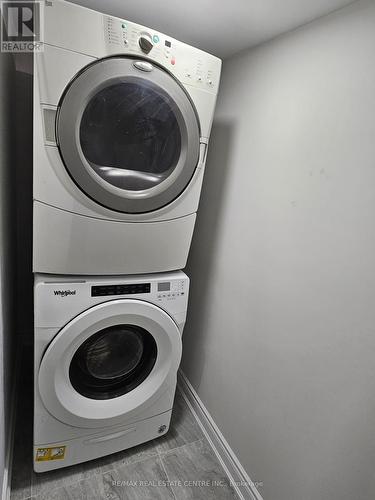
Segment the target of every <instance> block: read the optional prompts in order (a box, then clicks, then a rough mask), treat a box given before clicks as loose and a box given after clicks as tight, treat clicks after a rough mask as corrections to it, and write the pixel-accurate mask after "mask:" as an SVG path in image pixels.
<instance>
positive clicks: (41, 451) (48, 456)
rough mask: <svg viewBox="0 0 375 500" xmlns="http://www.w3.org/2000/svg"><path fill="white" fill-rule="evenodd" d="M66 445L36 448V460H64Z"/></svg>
mask: <svg viewBox="0 0 375 500" xmlns="http://www.w3.org/2000/svg"><path fill="white" fill-rule="evenodd" d="M65 450H66V446H56V447H54V448H38V449H37V450H36V457H35V461H36V462H46V461H47V460H64V458H65Z"/></svg>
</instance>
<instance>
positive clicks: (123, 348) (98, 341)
mask: <svg viewBox="0 0 375 500" xmlns="http://www.w3.org/2000/svg"><path fill="white" fill-rule="evenodd" d="M156 357H157V347H156V342H155V339H154V338H153V337H152V335H151V334H150V333H149V332H147V331H146V330H145V329H144V328H141V327H139V326H137V325H116V326H111V327H108V328H105V329H103V330H101V331H99V332H97V333H96V334H95V335H93V336H92V337H90V338H88V339H87V340H86V341H85V342H84V343H83V344H82V345H81V346H80V347H79V349H78V350H77V351H76V353H75V354H74V356H73V358H72V361H71V364H70V368H69V377H70V382H71V384H72V386H73V387H74V389H75V390H76V391H77V392H78V393H79V394H82V395H83V396H86V397H88V398H92V399H111V398H115V397H118V396H121V395H123V394H126V393H128V392H130V391H132V390H133V389H135V388H136V387H137V386H138V385H140V384H141V383H142V382H143V381H144V380H145V379H146V378H147V376H148V375H149V374H150V372H151V370H152V369H153V367H154V365H155V361H156Z"/></svg>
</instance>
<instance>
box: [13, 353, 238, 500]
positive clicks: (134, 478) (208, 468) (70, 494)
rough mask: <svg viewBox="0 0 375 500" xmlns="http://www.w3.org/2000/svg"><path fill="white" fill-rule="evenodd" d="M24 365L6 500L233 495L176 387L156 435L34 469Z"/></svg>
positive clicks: (219, 498) (195, 499)
mask: <svg viewBox="0 0 375 500" xmlns="http://www.w3.org/2000/svg"><path fill="white" fill-rule="evenodd" d="M30 364H31V363H30V361H29V362H27V361H25V363H24V369H23V373H22V375H21V381H20V384H19V387H20V393H19V396H18V409H17V421H16V431H15V440H14V452H13V470H12V488H11V500H26V499H30V500H93V499H111V500H120V499H121V500H146V499H147V500H148V499H153V500H159V499H160V500H190V499H191V500H200V499H202V500H203V499H204V500H231V499H238V498H239V497H238V496H237V494H236V492H235V491H234V489H233V488H232V486H231V485H230V482H229V479H228V477H227V476H226V474H225V471H224V470H223V468H222V467H221V465H220V463H219V461H218V459H217V457H216V455H215V453H214V452H213V450H212V449H211V447H210V444H209V443H208V441H207V440H206V438H205V436H204V434H203V432H202V430H201V428H200V426H199V425H198V423H197V421H196V420H195V417H194V415H193V414H192V412H191V411H190V409H189V407H188V405H187V403H186V401H185V399H184V397H183V396H182V394H181V393H180V392H179V391H177V393H176V398H175V403H174V412H173V416H172V423H171V427H170V430H169V432H168V434H166V435H165V436H163V437H162V438H160V439H158V440H155V441H151V442H149V443H145V444H144V445H141V446H137V447H135V448H132V449H130V450H126V451H123V452H120V453H116V454H113V455H109V456H107V457H104V458H100V459H97V460H92V461H91V462H86V463H84V464H80V465H76V466H73V467H68V468H64V469H60V470H57V471H52V472H45V473H43V474H36V473H34V472H33V470H32V380H31V377H30V373H32V369H31V366H30V367H29V369H28V365H30ZM193 482H194V483H193Z"/></svg>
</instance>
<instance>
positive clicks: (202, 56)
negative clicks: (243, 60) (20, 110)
mask: <svg viewBox="0 0 375 500" xmlns="http://www.w3.org/2000/svg"><path fill="white" fill-rule="evenodd" d="M43 4H44V2H43ZM42 10H43V15H42V26H43V28H44V29H43V30H42V33H43V37H44V38H43V39H44V45H43V49H44V50H43V51H41V52H38V53H36V54H35V67H34V189H33V193H34V257H33V269H34V272H39V273H55V274H88V275H108V274H117V275H120V274H137V273H152V272H163V271H170V270H176V269H183V268H184V267H185V264H186V260H187V255H188V251H189V247H190V242H191V238H192V234H193V229H194V223H195V218H196V211H197V209H198V202H199V196H200V191H201V186H202V179H203V173H204V167H205V160H206V152H207V145H208V140H209V136H210V130H211V124H212V118H213V113H214V108H215V103H216V96H217V92H218V87H219V78H220V71H221V61H220V59H218V58H217V57H214V56H212V55H210V54H207V53H205V52H203V51H201V50H199V49H196V48H193V47H190V46H188V45H186V44H184V43H181V42H179V41H177V40H175V39H173V38H171V37H169V36H166V35H164V34H162V33H159V32H157V31H155V30H152V29H148V28H145V27H144V26H140V25H138V24H134V23H131V22H129V21H124V20H122V19H118V18H113V17H110V16H107V15H103V14H101V13H99V12H95V11H92V10H90V9H86V8H83V7H81V6H77V5H74V4H70V3H68V2H63V1H60V0H54V1H53V2H46V3H45V6H44V8H43V9H42Z"/></svg>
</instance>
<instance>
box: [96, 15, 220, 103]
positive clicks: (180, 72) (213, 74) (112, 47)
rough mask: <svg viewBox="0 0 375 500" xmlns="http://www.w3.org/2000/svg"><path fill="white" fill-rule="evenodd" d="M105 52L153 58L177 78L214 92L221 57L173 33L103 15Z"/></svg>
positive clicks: (216, 88) (218, 75)
mask: <svg viewBox="0 0 375 500" xmlns="http://www.w3.org/2000/svg"><path fill="white" fill-rule="evenodd" d="M103 21H104V39H105V46H106V52H107V53H108V55H112V54H134V55H139V56H141V57H142V56H143V57H146V58H147V59H151V60H154V61H155V62H157V63H159V64H161V65H163V66H164V67H166V68H167V69H168V71H170V72H171V73H173V74H174V75H175V76H176V77H177V78H178V79H179V80H180V81H182V82H183V83H185V84H187V85H193V86H194V87H198V88H201V89H204V90H206V91H209V92H213V93H215V94H216V93H217V91H218V86H219V78H220V71H221V61H220V59H218V58H217V57H215V56H213V55H211V54H207V53H206V52H203V51H202V50H199V49H196V48H194V47H190V46H188V45H186V44H185V43H182V42H179V41H178V40H175V39H174V38H172V37H168V36H167V35H164V34H163V33H159V32H156V31H153V30H150V29H148V28H145V27H144V26H140V25H138V24H134V23H131V22H129V21H124V20H121V19H118V18H116V17H111V16H103Z"/></svg>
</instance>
